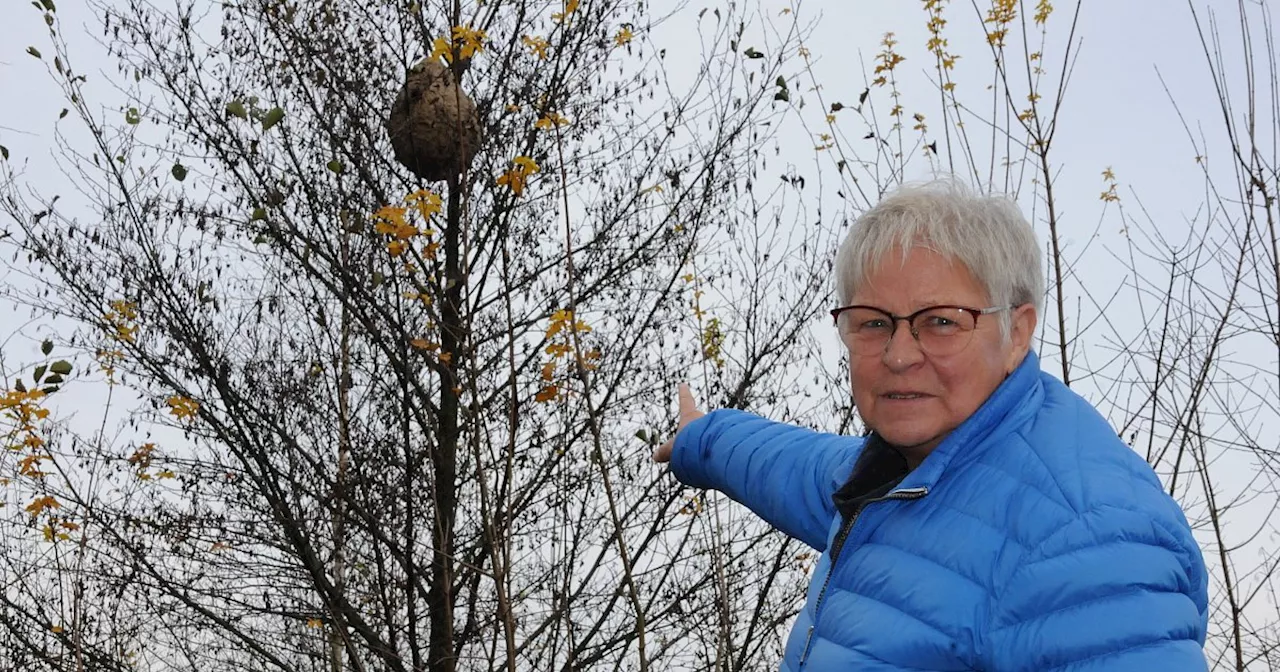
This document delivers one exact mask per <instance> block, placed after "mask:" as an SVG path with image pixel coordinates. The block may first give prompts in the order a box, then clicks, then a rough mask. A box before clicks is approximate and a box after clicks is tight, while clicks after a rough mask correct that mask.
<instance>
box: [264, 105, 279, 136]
mask: <svg viewBox="0 0 1280 672" xmlns="http://www.w3.org/2000/svg"><path fill="white" fill-rule="evenodd" d="M281 119H284V110H282V109H280V108H278V107H273V108H271V111H270V112H267V113H266V114H265V115H263V117H262V130H264V131H267V130H270V129H271V127H272V126H275V125H276V124H278V123H280V120H281Z"/></svg>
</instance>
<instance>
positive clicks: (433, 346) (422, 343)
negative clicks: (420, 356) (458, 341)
mask: <svg viewBox="0 0 1280 672" xmlns="http://www.w3.org/2000/svg"><path fill="white" fill-rule="evenodd" d="M409 345H412V346H413V347H415V348H417V349H419V350H427V351H432V350H438V349H439V348H440V344H439V343H433V342H431V341H428V340H427V339H425V338H415V339H413V340H412V341H409Z"/></svg>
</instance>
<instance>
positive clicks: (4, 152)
mask: <svg viewBox="0 0 1280 672" xmlns="http://www.w3.org/2000/svg"><path fill="white" fill-rule="evenodd" d="M0 156H3V157H4V160H5V161H8V160H9V148H8V147H5V146H4V145H0Z"/></svg>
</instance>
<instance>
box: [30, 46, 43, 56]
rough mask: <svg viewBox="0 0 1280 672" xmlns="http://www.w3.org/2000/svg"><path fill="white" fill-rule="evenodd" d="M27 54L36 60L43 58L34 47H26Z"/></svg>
mask: <svg viewBox="0 0 1280 672" xmlns="http://www.w3.org/2000/svg"><path fill="white" fill-rule="evenodd" d="M27 53H28V54H31V55H32V56H35V57H36V58H44V57H43V56H41V55H40V50H39V49H36V48H35V47H27Z"/></svg>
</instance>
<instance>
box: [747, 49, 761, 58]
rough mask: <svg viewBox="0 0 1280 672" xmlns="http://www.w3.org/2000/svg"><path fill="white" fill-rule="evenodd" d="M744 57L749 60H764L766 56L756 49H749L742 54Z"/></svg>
mask: <svg viewBox="0 0 1280 672" xmlns="http://www.w3.org/2000/svg"><path fill="white" fill-rule="evenodd" d="M742 55H743V56H746V57H747V58H764V54H763V53H761V52H759V51H756V48H755V47H747V50H746V51H744V52H742Z"/></svg>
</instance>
